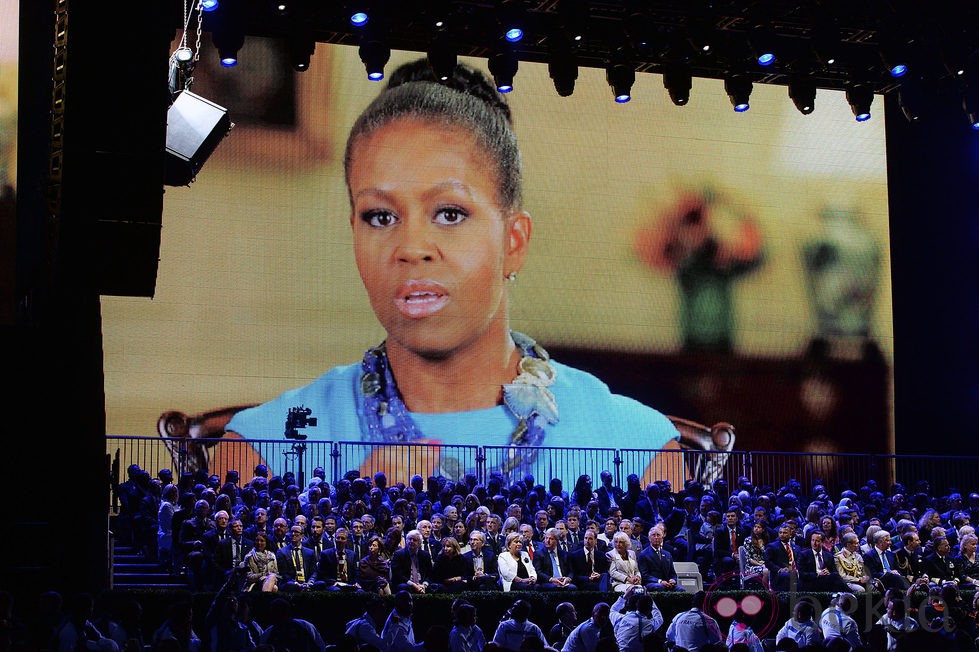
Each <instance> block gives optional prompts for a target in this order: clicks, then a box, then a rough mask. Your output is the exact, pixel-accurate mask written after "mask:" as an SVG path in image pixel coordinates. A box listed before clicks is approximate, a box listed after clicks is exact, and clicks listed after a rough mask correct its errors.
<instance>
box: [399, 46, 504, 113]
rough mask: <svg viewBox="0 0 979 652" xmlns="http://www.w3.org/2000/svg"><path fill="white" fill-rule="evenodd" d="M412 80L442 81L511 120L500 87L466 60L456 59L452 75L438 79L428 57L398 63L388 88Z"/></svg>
mask: <svg viewBox="0 0 979 652" xmlns="http://www.w3.org/2000/svg"><path fill="white" fill-rule="evenodd" d="M411 82H433V83H436V84H441V85H443V86H446V87H448V88H451V89H453V90H456V91H459V92H460V93H466V94H467V95H472V96H473V97H475V98H478V99H480V100H482V101H484V102H486V104H488V105H489V106H491V107H493V108H494V109H496V110H497V111H499V112H501V113H502V114H503V115H504V117H506V119H507V122H512V121H513V119H512V117H511V114H510V106H509V105H508V104H507V103H506V100H504V99H503V96H502V95H500V93H499V91H497V90H496V87H495V86H494V85H493V83H492V82H491V81H490V79H489V77H487V76H486V74H484V73H483V72H482V71H480V70H477V69H476V68H473V67H472V66H470V65H467V64H465V63H457V64H456V65H455V68H454V69H453V70H452V76H451V77H449V78H448V79H437V78H436V77H435V71H434V70H432V66H431V64H430V63H429V61H428V59H427V58H421V59H415V60H414V61H410V62H408V63H404V64H402V65H400V66H398V68H397V69H395V71H394V72H393V73H391V75H390V77H389V78H388V84H387V90H390V89H392V88H397V87H398V86H401V85H403V84H408V83H411Z"/></svg>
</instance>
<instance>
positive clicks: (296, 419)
mask: <svg viewBox="0 0 979 652" xmlns="http://www.w3.org/2000/svg"><path fill="white" fill-rule="evenodd" d="M312 413H313V411H312V410H311V409H309V408H308V407H303V406H302V405H300V406H298V407H292V408H289V414H287V415H286V432H285V435H286V439H295V440H297V441H302V440H304V439H306V435H304V434H302V433H301V432H299V429H300V428H306V427H308V426H315V425H316V417H311V416H309V415H310V414H312Z"/></svg>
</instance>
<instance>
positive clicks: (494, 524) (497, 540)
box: [486, 514, 506, 555]
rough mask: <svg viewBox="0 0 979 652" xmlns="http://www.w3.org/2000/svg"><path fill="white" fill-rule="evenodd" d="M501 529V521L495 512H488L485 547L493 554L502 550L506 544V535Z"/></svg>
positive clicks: (497, 553)
mask: <svg viewBox="0 0 979 652" xmlns="http://www.w3.org/2000/svg"><path fill="white" fill-rule="evenodd" d="M502 529H503V521H502V519H500V517H499V515H497V514H490V516H489V518H487V519H486V547H487V548H489V550H490V551H491V552H492V553H493V554H494V555H499V554H500V553H501V552H503V549H504V547H505V545H506V537H505V536H504V535H503V533H502V532H500V530H502Z"/></svg>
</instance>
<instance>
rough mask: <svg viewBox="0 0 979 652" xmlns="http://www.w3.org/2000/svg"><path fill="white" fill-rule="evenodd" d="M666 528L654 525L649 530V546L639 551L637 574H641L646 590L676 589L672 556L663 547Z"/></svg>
mask: <svg viewBox="0 0 979 652" xmlns="http://www.w3.org/2000/svg"><path fill="white" fill-rule="evenodd" d="M665 535H666V530H665V529H664V528H663V525H662V524H659V525H654V526H653V527H652V529H650V530H649V546H647V547H646V549H645V550H643V551H642V552H641V553H639V557H638V559H637V561H638V562H639V574H640V575H642V582H643V585H644V586H645V587H646V590H647V591H676V590H678V589H680V587H678V586H677V581H676V570H674V568H673V557H672V556H671V555H670V553H669V552H668V551H667V550H665V549H664V548H663V538H664V537H665Z"/></svg>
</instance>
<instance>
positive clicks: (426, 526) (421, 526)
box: [415, 519, 442, 559]
mask: <svg viewBox="0 0 979 652" xmlns="http://www.w3.org/2000/svg"><path fill="white" fill-rule="evenodd" d="M415 529H417V530H418V531H419V532H421V535H422V546H421V549H422V550H424V551H425V552H427V553H428V554H429V556H430V557H431V558H432V559H435V555H436V552H437V551H439V550H441V549H442V544H441V543H439V540H438V539H436V538H434V537H433V536H432V522H431V521H429V520H428V519H422V520H420V521H418V525H417V526H416V528H415Z"/></svg>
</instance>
